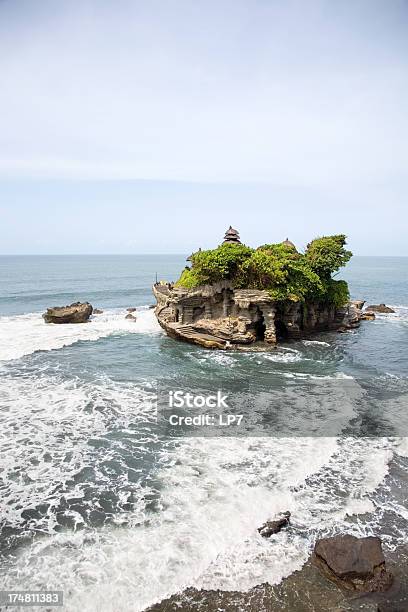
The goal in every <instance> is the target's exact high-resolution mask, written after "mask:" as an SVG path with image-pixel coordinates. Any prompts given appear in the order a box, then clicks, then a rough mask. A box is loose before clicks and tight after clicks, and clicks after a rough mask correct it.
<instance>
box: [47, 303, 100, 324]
mask: <svg viewBox="0 0 408 612" xmlns="http://www.w3.org/2000/svg"><path fill="white" fill-rule="evenodd" d="M92 312H93V307H92V305H91V304H90V303H89V302H83V303H82V302H75V303H74V304H71V305H70V306H53V307H51V308H47V312H45V313H44V314H43V319H44V320H45V322H46V323H86V322H87V321H88V320H89V317H90V316H91V314H92Z"/></svg>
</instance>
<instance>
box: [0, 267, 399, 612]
mask: <svg viewBox="0 0 408 612" xmlns="http://www.w3.org/2000/svg"><path fill="white" fill-rule="evenodd" d="M184 265H185V256H182V255H166V256H164V255H149V256H141V255H140V256H139V255H134V256H130V255H129V256H119V255H118V256H108V255H106V256H79V255H78V256H32V257H31V256H2V257H0V571H1V578H0V585H1V588H3V589H23V588H24V589H55V590H63V591H64V598H65V609H66V610H67V611H77V610H81V609H84V610H87V612H94V611H95V612H96V611H99V610H103V611H104V612H105V611H106V612H116V611H118V610H121V611H125V610H126V611H128V610H129V611H135V612H136V611H141V610H143V609H145V608H146V607H148V606H149V605H151V604H153V603H155V602H158V601H160V600H161V599H163V598H165V597H166V596H169V595H171V594H173V593H175V592H177V591H179V590H181V589H183V588H185V587H188V586H191V585H194V586H196V587H197V588H202V589H223V590H234V591H246V590H248V589H250V588H251V587H253V586H255V585H257V584H261V583H264V582H269V583H270V584H277V583H278V582H279V581H281V580H282V578H284V577H286V576H288V575H290V574H291V573H293V572H294V571H295V570H297V569H299V568H300V567H301V566H302V564H303V563H304V562H305V561H306V559H307V558H308V556H309V554H310V551H311V549H312V547H313V543H314V541H315V540H316V538H318V537H321V536H323V535H328V534H333V533H337V532H344V531H347V532H348V533H354V534H356V535H363V534H367V535H368V534H376V535H381V537H382V539H383V543H384V546H385V548H387V549H389V550H394V549H395V548H396V547H397V546H398V545H399V544H400V543H403V542H406V541H407V537H408V509H407V508H408V505H407V494H406V490H407V484H408V478H407V469H408V415H407V407H408V401H407V400H408V365H407V364H408V258H396V257H354V258H353V259H352V261H351V262H350V263H349V264H348V266H347V268H346V269H345V270H344V271H343V272H342V274H341V277H342V278H345V279H346V280H347V281H348V282H349V286H350V290H351V295H352V297H353V298H355V299H359V298H362V299H365V300H367V302H368V303H379V302H385V303H386V304H388V305H390V306H392V307H394V309H395V311H396V312H395V314H389V315H379V316H378V317H377V319H376V320H375V321H367V322H363V323H362V325H361V327H360V329H358V330H353V331H352V332H349V333H346V334H336V333H321V334H318V335H317V336H314V337H313V338H309V339H305V340H303V341H296V342H288V343H284V344H282V345H280V346H279V347H278V348H277V349H276V350H273V351H271V352H269V353H236V352H217V351H211V350H205V349H201V348H199V347H195V346H192V345H188V344H183V343H179V342H176V341H174V340H172V339H170V338H168V337H166V335H165V334H164V333H163V331H162V330H161V328H160V327H159V325H158V324H157V322H156V319H155V315H154V312H153V310H152V309H150V308H149V306H150V305H151V304H152V303H153V302H154V299H153V296H152V293H151V285H152V284H153V283H154V281H155V279H156V278H158V279H159V280H160V279H166V280H175V279H176V278H177V277H178V275H179V272H180V270H181V269H182V268H183V267H184ZM78 300H80V301H89V302H91V303H92V304H93V306H94V307H97V308H101V309H103V314H101V315H95V316H93V318H92V321H91V322H90V323H87V324H83V325H62V326H55V325H46V324H45V323H44V321H43V319H42V317H41V314H42V313H43V312H44V311H45V309H46V308H47V307H48V306H52V305H64V304H68V303H71V302H74V301H78ZM128 307H136V309H137V311H136V316H137V320H136V322H133V321H129V320H126V319H125V315H126V308H128ZM163 381H164V382H165V384H166V385H167V386H171V387H174V388H179V387H183V388H190V389H201V388H205V389H217V388H227V389H229V390H230V391H231V392H233V391H234V390H235V392H236V394H241V397H244V399H245V406H246V408H245V406H244V410H246V411H247V412H246V414H247V416H248V419H249V420H251V419H252V418H253V417H254V414H255V415H256V418H255V420H257V426H256V427H254V428H252V429H251V427H249V428H247V429H245V430H244V433H242V432H240V433H239V434H237V435H234V432H233V433H232V434H231V433H230V434H229V435H226V436H221V435H209V436H207V437H201V436H197V435H195V436H190V435H188V434H186V433H185V432H184V433H182V434H181V435H177V436H174V435H170V434H169V435H166V432H164V434H163V431H162V430H159V429H158V428H157V427H156V426H155V423H154V416H155V394H156V390H157V385H162V384H163ZM322 390H323V391H322ZM251 398H252V400H253V403H252V404H251V402H250V401H249V400H250V399H251ZM271 398H272V399H271ZM246 400H248V402H246ZM271 402H272V403H271ZM272 404H273V407H272V408H271V406H272ZM273 409H274V410H275V412H274V413H273V414H274V415H275V417H277V418H276V419H275V421H274V428H272V429H271V428H270V421H268V419H269V418H270V415H271V411H272V410H273ZM251 423H252V421H251ZM259 423H261V424H262V427H258V425H259ZM327 423H328V424H329V426H328V427H327V428H325V427H324V426H325V425H327ZM323 434H324V435H323ZM286 510H289V511H290V512H291V515H292V517H291V521H292V527H291V529H290V530H287V531H282V532H281V533H280V534H279V535H278V536H276V537H275V538H274V542H273V545H271V542H270V541H269V540H266V539H264V538H261V537H260V536H259V534H258V531H257V528H258V527H259V526H260V525H262V523H263V522H265V520H267V519H268V518H273V517H274V515H275V514H276V513H278V512H280V511H286ZM302 609H304V608H302Z"/></svg>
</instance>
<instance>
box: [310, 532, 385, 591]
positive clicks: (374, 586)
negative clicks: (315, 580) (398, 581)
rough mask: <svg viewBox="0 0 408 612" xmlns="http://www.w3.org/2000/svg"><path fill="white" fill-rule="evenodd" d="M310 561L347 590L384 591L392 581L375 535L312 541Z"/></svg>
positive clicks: (347, 536)
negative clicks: (313, 544)
mask: <svg viewBox="0 0 408 612" xmlns="http://www.w3.org/2000/svg"><path fill="white" fill-rule="evenodd" d="M312 561H313V563H314V564H315V565H316V566H317V567H318V568H319V569H320V570H321V572H322V573H323V574H324V575H325V576H326V577H327V578H329V579H330V580H331V581H332V582H335V583H336V584H338V585H339V586H341V587H343V588H345V589H348V590H352V591H360V592H375V591H386V590H387V589H389V588H390V586H391V585H392V582H393V576H392V574H391V572H389V571H388V570H387V568H386V565H385V559H384V554H383V551H382V547H381V540H380V538H377V537H367V538H356V537H355V536H352V535H339V536H334V537H331V538H323V539H321V540H318V541H317V543H316V546H315V549H314V553H313V557H312Z"/></svg>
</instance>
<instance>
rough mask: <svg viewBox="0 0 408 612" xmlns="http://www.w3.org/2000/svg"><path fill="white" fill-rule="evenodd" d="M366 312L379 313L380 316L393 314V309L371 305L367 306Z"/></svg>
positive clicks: (382, 305)
mask: <svg viewBox="0 0 408 612" xmlns="http://www.w3.org/2000/svg"><path fill="white" fill-rule="evenodd" d="M367 310H368V311H370V312H380V313H381V314H389V313H391V314H393V313H395V310H394V309H393V308H390V307H389V306H386V305H385V304H371V306H367Z"/></svg>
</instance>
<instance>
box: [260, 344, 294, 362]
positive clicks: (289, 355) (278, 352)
mask: <svg viewBox="0 0 408 612" xmlns="http://www.w3.org/2000/svg"><path fill="white" fill-rule="evenodd" d="M261 355H262V357H263V358H264V359H266V360H267V361H275V362H277V363H294V362H295V361H301V360H302V359H304V358H303V357H302V353H301V352H300V351H298V350H296V349H290V348H285V349H281V348H276V349H274V350H273V351H271V352H270V353H261Z"/></svg>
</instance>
